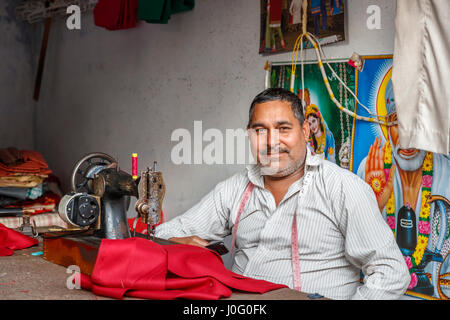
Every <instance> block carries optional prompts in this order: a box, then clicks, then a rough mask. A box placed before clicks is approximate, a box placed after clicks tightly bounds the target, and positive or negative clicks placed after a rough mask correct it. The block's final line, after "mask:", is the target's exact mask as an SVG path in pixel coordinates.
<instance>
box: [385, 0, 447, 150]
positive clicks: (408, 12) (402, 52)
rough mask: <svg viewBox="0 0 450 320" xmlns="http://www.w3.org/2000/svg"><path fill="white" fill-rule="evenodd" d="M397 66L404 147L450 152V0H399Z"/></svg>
mask: <svg viewBox="0 0 450 320" xmlns="http://www.w3.org/2000/svg"><path fill="white" fill-rule="evenodd" d="M393 60H394V61H393V69H392V82H393V86H394V95H395V105H396V109H397V116H398V122H399V126H398V128H399V140H400V141H399V142H400V146H401V147H402V148H416V149H422V150H426V151H431V152H436V153H443V154H448V153H449V152H450V140H449V136H450V127H449V123H450V112H449V109H450V0H397V12H396V16H395V47H394V59H393Z"/></svg>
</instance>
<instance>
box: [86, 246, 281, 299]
mask: <svg viewBox="0 0 450 320" xmlns="http://www.w3.org/2000/svg"><path fill="white" fill-rule="evenodd" d="M80 280H81V281H80V282H81V283H80V284H81V287H82V288H84V289H88V290H91V291H92V292H93V293H94V294H97V295H103V296H108V297H112V298H116V299H121V298H123V297H124V296H130V297H137V298H145V299H158V300H171V299H177V298H184V299H202V300H203V299H207V300H215V299H219V298H224V297H229V296H230V295H231V294H232V292H233V290H239V291H244V292H254V293H265V292H267V291H271V290H275V289H281V288H287V287H286V286H285V285H281V284H274V283H271V282H267V281H264V280H257V279H251V278H248V277H245V276H242V275H239V274H236V273H234V272H232V271H230V270H228V269H227V268H225V266H224V264H223V261H222V258H221V257H220V255H219V254H217V253H216V252H214V251H212V250H208V249H205V248H201V247H196V246H191V245H182V244H174V245H165V246H162V245H159V244H157V243H155V242H153V241H149V240H147V239H142V238H128V239H122V240H109V239H103V240H102V242H101V244H100V248H99V251H98V255H97V260H96V262H95V265H94V269H93V271H92V275H91V276H90V277H89V276H87V275H84V274H81V277H80Z"/></svg>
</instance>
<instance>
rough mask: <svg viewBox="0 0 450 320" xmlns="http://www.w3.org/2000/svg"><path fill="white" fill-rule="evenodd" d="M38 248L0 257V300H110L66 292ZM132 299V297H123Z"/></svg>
mask: <svg viewBox="0 0 450 320" xmlns="http://www.w3.org/2000/svg"><path fill="white" fill-rule="evenodd" d="M40 251H42V240H40V242H39V245H38V246H35V247H31V248H28V249H24V250H16V251H15V252H14V254H13V255H12V256H7V257H0V299H2V300H111V299H110V298H107V297H102V296H97V295H95V294H93V293H92V292H90V291H88V290H83V289H68V287H67V286H66V282H67V279H68V278H69V277H70V275H71V273H67V268H66V267H63V266H60V265H57V264H54V263H52V262H49V261H47V260H45V259H44V258H43V256H42V255H39V256H33V255H32V253H35V252H40ZM125 299H133V298H125ZM227 300H310V299H309V298H308V297H307V295H306V294H305V293H302V292H298V291H295V290H291V289H287V288H283V289H279V290H274V291H270V292H267V293H265V294H247V293H233V294H232V295H231V297H229V298H227Z"/></svg>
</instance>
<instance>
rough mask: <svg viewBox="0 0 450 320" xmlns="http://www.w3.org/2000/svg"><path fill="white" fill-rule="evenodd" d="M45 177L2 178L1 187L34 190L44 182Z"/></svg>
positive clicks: (0, 180) (19, 176)
mask: <svg viewBox="0 0 450 320" xmlns="http://www.w3.org/2000/svg"><path fill="white" fill-rule="evenodd" d="M45 177H46V175H45V176H34V175H17V176H7V177H1V176H0V187H22V188H34V187H36V186H38V185H40V184H42V182H43V181H44V179H45Z"/></svg>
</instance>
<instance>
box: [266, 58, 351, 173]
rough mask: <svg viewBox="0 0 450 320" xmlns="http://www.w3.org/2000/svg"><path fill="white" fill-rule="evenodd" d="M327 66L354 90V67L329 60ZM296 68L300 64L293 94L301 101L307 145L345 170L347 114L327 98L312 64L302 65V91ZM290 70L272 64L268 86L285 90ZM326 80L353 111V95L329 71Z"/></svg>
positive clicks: (289, 68) (287, 87)
mask: <svg viewBox="0 0 450 320" xmlns="http://www.w3.org/2000/svg"><path fill="white" fill-rule="evenodd" d="M330 66H331V67H332V68H333V70H335V72H336V74H337V75H338V76H339V77H340V78H341V79H342V80H343V82H344V83H345V84H346V85H347V86H348V87H349V88H350V89H351V90H352V91H354V89H355V69H353V68H352V67H351V66H350V65H349V64H347V63H346V62H344V61H342V62H333V63H330ZM326 68H328V66H327V67H326ZM300 70H301V67H300V65H298V66H297V70H296V75H295V84H294V86H295V93H296V94H297V95H298V97H299V98H300V99H303V100H304V109H305V118H306V119H307V120H308V122H309V125H310V128H311V135H310V138H309V143H310V147H311V149H312V150H313V151H315V152H316V153H318V154H323V155H324V157H325V158H326V159H328V160H330V161H332V162H335V163H336V164H338V165H340V166H341V167H343V168H346V169H348V168H349V160H350V159H349V157H350V142H351V139H350V135H351V132H352V126H353V121H352V119H351V117H350V116H348V115H347V114H345V113H343V112H341V111H340V110H339V109H338V108H337V107H336V105H335V104H334V103H333V101H331V100H330V98H329V95H328V91H327V89H326V87H325V84H324V82H323V78H322V74H321V73H320V70H319V67H318V65H317V64H316V63H306V64H304V88H305V92H304V94H303V93H302V81H301V71H300ZM291 71H292V66H291V65H286V64H281V65H276V64H274V65H273V66H272V70H271V81H270V82H271V84H270V86H271V87H278V88H284V89H287V90H289V89H290V81H291V80H290V79H291ZM328 82H329V83H330V85H331V88H332V90H333V92H334V93H335V96H336V98H337V99H338V100H340V102H341V103H342V105H344V106H348V108H349V109H350V110H353V108H354V98H353V97H352V96H351V94H349V93H348V92H347V91H346V90H345V88H344V86H343V85H342V83H341V82H339V81H338V79H337V78H336V77H335V76H334V75H333V74H332V73H331V72H329V74H328Z"/></svg>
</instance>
